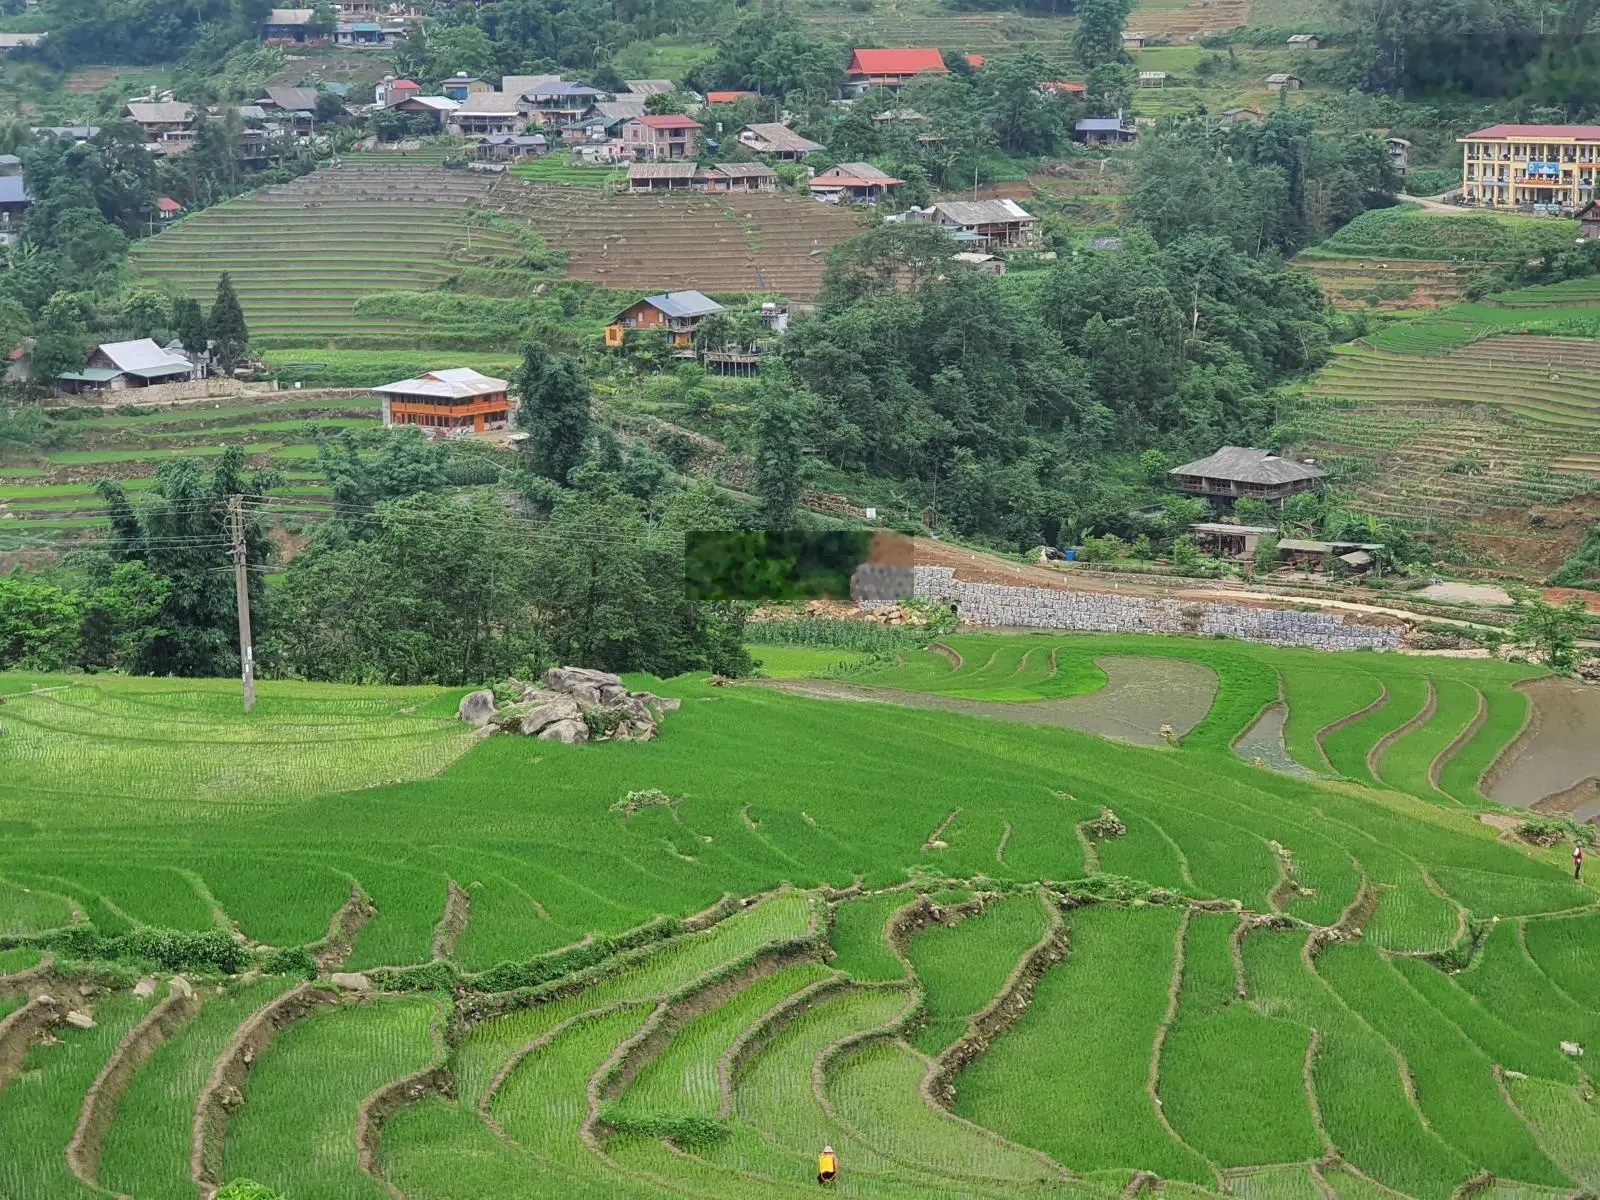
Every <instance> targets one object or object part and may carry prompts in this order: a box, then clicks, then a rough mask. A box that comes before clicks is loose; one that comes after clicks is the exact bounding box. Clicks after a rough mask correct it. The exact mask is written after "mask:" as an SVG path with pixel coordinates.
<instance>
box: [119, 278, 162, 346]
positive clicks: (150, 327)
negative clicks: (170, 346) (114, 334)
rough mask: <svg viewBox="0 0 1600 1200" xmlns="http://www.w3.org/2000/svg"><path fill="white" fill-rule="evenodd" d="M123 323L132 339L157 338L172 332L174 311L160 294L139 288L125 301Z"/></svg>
mask: <svg viewBox="0 0 1600 1200" xmlns="http://www.w3.org/2000/svg"><path fill="white" fill-rule="evenodd" d="M122 323H123V324H124V325H125V326H126V332H127V333H128V335H129V336H130V337H134V338H147V337H155V336H157V335H158V334H164V333H167V332H168V331H170V329H171V327H172V309H171V308H170V307H169V306H168V304H167V298H166V297H165V296H163V295H162V294H161V293H160V292H157V291H153V290H151V289H150V288H137V289H135V290H134V291H133V292H132V293H130V294H129V296H128V298H127V299H126V300H125V301H123V304H122Z"/></svg>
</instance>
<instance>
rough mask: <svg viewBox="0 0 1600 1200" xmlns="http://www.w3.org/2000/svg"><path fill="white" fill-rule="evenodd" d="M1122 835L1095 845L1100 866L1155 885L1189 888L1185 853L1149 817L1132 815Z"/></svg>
mask: <svg viewBox="0 0 1600 1200" xmlns="http://www.w3.org/2000/svg"><path fill="white" fill-rule="evenodd" d="M1126 828H1127V832H1126V833H1124V834H1123V835H1122V836H1121V837H1116V838H1108V839H1107V840H1105V841H1103V842H1099V843H1097V844H1096V845H1095V854H1096V855H1097V856H1098V857H1099V859H1100V869H1101V870H1102V871H1107V872H1110V873H1111V874H1112V875H1122V876H1125V877H1126V878H1129V879H1140V880H1143V881H1144V882H1145V883H1148V884H1151V885H1152V886H1154V887H1164V888H1170V889H1171V890H1173V891H1183V890H1186V887H1187V883H1188V881H1187V880H1185V879H1184V877H1183V870H1184V864H1183V856H1182V851H1181V850H1180V849H1179V848H1178V844H1177V843H1176V842H1175V841H1173V840H1172V838H1171V837H1169V836H1168V835H1167V832H1166V831H1165V830H1164V829H1162V828H1161V826H1160V825H1158V824H1156V823H1155V822H1154V821H1152V820H1151V819H1150V818H1149V817H1147V816H1143V815H1140V816H1136V817H1132V818H1131V819H1130V820H1129V821H1128V822H1127V823H1126Z"/></svg>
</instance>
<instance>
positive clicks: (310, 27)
mask: <svg viewBox="0 0 1600 1200" xmlns="http://www.w3.org/2000/svg"><path fill="white" fill-rule="evenodd" d="M316 22H317V10H316V9H314V8H275V9H273V10H272V11H271V12H269V13H267V17H266V20H264V21H262V22H261V40H262V41H264V42H324V41H327V40H328V33H327V31H325V30H323V29H321V28H320V27H318V26H317V23H316Z"/></svg>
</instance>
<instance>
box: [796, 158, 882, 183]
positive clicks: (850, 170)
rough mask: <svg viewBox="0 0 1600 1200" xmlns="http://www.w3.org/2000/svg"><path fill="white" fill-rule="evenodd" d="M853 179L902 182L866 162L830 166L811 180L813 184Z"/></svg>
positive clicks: (875, 181) (866, 181) (864, 181)
mask: <svg viewBox="0 0 1600 1200" xmlns="http://www.w3.org/2000/svg"><path fill="white" fill-rule="evenodd" d="M852 179H854V180H859V181H860V182H862V183H899V182H900V180H898V179H896V178H895V177H894V176H893V175H889V174H887V173H885V172H883V171H880V170H878V168H877V167H875V166H873V165H872V164H871V163H864V162H847V163H838V164H836V165H834V166H832V167H829V168H828V169H827V170H826V171H824V172H823V173H822V174H821V175H818V176H817V177H816V178H814V179H813V180H812V181H811V182H812V183H813V184H815V183H822V182H829V183H842V182H847V181H849V180H852Z"/></svg>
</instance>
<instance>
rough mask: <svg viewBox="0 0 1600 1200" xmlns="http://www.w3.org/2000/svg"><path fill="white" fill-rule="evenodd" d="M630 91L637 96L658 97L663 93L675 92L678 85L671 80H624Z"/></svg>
mask: <svg viewBox="0 0 1600 1200" xmlns="http://www.w3.org/2000/svg"><path fill="white" fill-rule="evenodd" d="M622 82H623V83H625V84H627V85H628V91H629V92H630V93H631V94H633V95H635V96H658V95H660V94H662V93H663V92H675V91H677V90H678V85H677V84H675V83H673V82H672V80H670V79H624V80H623V81H622Z"/></svg>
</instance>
